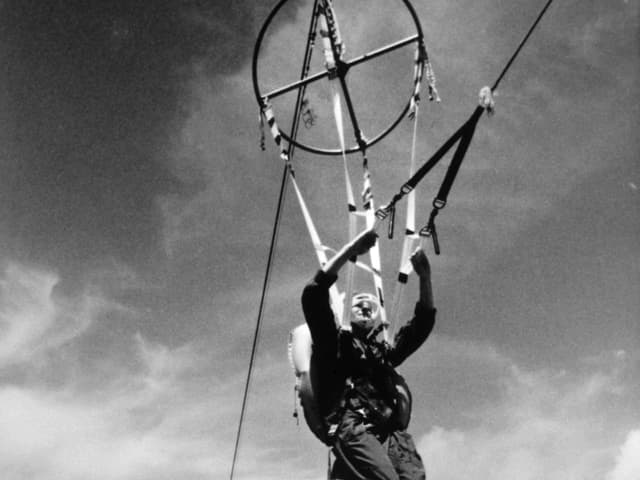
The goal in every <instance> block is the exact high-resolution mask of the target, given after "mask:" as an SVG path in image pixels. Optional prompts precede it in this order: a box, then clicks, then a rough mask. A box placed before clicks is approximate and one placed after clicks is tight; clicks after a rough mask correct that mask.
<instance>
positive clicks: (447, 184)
mask: <svg viewBox="0 0 640 480" xmlns="http://www.w3.org/2000/svg"><path fill="white" fill-rule="evenodd" d="M482 112H484V108H482V107H480V106H479V107H477V108H476V109H475V111H474V112H473V114H472V115H471V117H470V118H469V120H468V121H467V122H466V123H465V124H464V126H463V128H462V131H461V134H460V137H461V138H460V143H459V144H458V148H457V149H456V151H455V153H454V154H453V159H452V160H451V164H450V165H449V168H448V169H447V173H446V175H445V177H444V180H443V182H442V185H441V186H440V190H439V191H438V195H437V196H436V198H435V199H434V201H433V204H434V207H436V205H437V207H436V208H442V207H444V206H445V205H446V203H447V197H448V195H449V191H450V190H451V187H452V186H453V182H454V180H455V179H456V175H457V174H458V171H459V170H460V166H461V165H462V160H463V159H464V156H465V155H466V153H467V150H468V149H469V145H470V144H471V139H472V138H473V134H474V133H475V131H476V126H477V125H478V120H479V119H480V116H481V115H482Z"/></svg>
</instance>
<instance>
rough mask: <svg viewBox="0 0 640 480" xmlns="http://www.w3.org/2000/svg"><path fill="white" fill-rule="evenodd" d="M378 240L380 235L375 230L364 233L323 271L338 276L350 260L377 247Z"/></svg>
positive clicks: (332, 259)
mask: <svg viewBox="0 0 640 480" xmlns="http://www.w3.org/2000/svg"><path fill="white" fill-rule="evenodd" d="M377 238H378V235H377V234H376V232H375V231H374V230H373V229H370V230H365V231H363V232H362V233H360V235H358V236H357V237H356V238H354V239H353V240H351V241H350V242H349V243H347V244H346V245H345V246H344V247H342V248H341V249H340V251H339V252H338V253H336V254H335V255H334V256H333V257H332V258H331V260H329V261H328V262H327V263H326V264H325V265H324V267H322V270H323V271H324V272H325V273H327V274H329V275H331V276H333V275H338V272H339V271H340V269H341V268H342V267H343V266H344V264H345V263H347V261H348V260H349V259H350V258H354V257H357V256H358V255H362V254H363V253H367V252H368V251H369V249H370V248H371V247H373V246H374V245H375V243H376V240H377Z"/></svg>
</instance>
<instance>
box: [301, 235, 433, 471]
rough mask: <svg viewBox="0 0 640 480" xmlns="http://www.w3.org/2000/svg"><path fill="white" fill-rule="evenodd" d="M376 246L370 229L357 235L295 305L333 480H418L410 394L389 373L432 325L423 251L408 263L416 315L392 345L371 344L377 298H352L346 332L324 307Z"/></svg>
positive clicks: (395, 375) (393, 373) (428, 273)
mask: <svg viewBox="0 0 640 480" xmlns="http://www.w3.org/2000/svg"><path fill="white" fill-rule="evenodd" d="M376 241H377V235H376V233H375V231H374V230H373V229H371V230H365V231H363V232H362V233H361V234H360V235H358V236H357V237H356V238H354V239H353V240H352V241H351V242H349V243H347V244H346V245H345V246H344V247H343V248H342V249H341V250H340V251H339V252H338V253H337V254H336V255H335V256H334V257H333V258H331V259H330V260H329V261H328V262H327V263H326V264H325V265H324V266H323V268H321V269H320V270H319V271H318V272H317V273H316V274H315V276H314V278H313V280H312V281H311V282H309V283H308V284H307V285H306V286H305V287H304V290H303V293H302V299H301V300H302V309H303V313H304V316H305V320H306V322H307V325H308V326H309V330H310V332H311V339H312V341H313V347H312V348H313V350H312V356H311V361H312V363H313V364H314V365H316V377H317V378H316V384H317V388H316V392H315V394H316V396H317V403H318V408H319V410H320V414H321V415H322V416H323V418H324V419H325V423H326V426H327V430H328V431H327V437H326V438H327V439H328V441H327V443H328V444H329V445H330V446H332V447H333V451H334V453H335V456H336V461H335V462H334V466H333V469H332V478H333V479H335V480H353V479H363V478H364V479H367V480H423V479H425V478H426V474H425V469H424V465H423V463H422V459H421V458H420V456H419V454H418V452H417V451H416V447H415V444H414V442H413V439H412V438H411V435H410V434H409V433H408V432H407V431H406V427H407V424H408V420H409V419H408V414H410V412H407V408H408V409H410V393H409V391H408V387H407V386H406V383H404V380H403V379H402V377H401V376H400V375H399V374H398V373H397V372H396V370H395V368H396V367H397V366H399V365H400V364H401V363H402V362H403V361H404V360H405V359H406V358H407V357H408V356H409V355H411V354H412V353H413V352H415V351H416V350H417V349H418V348H419V347H420V346H421V345H422V344H423V343H424V341H425V340H426V339H427V337H428V336H429V334H430V333H431V331H432V329H433V326H434V323H435V314H436V310H435V308H434V305H433V292H432V287H431V267H430V265H429V261H428V259H427V257H426V255H425V253H424V251H423V250H422V249H417V250H416V251H415V252H414V253H413V254H412V256H411V263H412V265H413V268H414V271H415V272H416V274H417V275H418V278H419V299H418V301H417V303H416V306H415V313H414V316H413V318H412V319H411V320H410V321H409V322H407V323H406V324H405V325H403V327H402V328H400V329H399V331H398V333H397V335H396V336H395V338H394V342H393V345H389V344H387V343H385V342H379V341H378V340H377V339H376V330H378V329H376V328H375V324H376V320H375V312H376V306H377V305H376V301H375V297H373V296H371V295H359V296H356V297H354V303H353V304H352V316H351V321H350V329H349V328H344V327H343V328H340V327H339V326H338V325H337V323H336V321H335V317H334V314H333V311H332V309H331V306H330V302H329V288H330V287H331V285H333V283H334V282H335V281H336V280H337V277H338V272H339V270H340V269H341V268H342V267H343V266H344V265H345V264H346V262H347V261H348V260H350V259H354V257H357V256H358V255H362V254H364V253H366V252H368V251H369V249H370V248H371V247H372V246H373V245H374V244H375V242H376ZM402 392H404V396H403V395H401V393H402ZM407 396H408V398H407ZM407 401H408V403H409V405H408V406H407Z"/></svg>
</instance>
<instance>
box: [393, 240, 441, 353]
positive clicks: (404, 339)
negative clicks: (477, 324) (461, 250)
mask: <svg viewBox="0 0 640 480" xmlns="http://www.w3.org/2000/svg"><path fill="white" fill-rule="evenodd" d="M411 263H412V265H413V269H414V271H415V272H416V274H417V275H418V279H419V282H420V286H419V297H418V301H417V302H416V308H415V313H414V316H413V318H412V319H411V320H409V321H408V322H407V323H406V324H405V325H403V326H402V328H400V330H398V333H397V334H396V337H395V339H394V345H393V347H392V348H391V350H390V352H389V357H388V358H389V361H390V362H391V364H392V365H393V366H398V365H400V364H401V363H402V362H404V360H405V359H406V358H407V357H408V356H409V355H411V354H412V353H413V352H415V351H416V350H417V349H418V348H419V347H420V345H422V344H423V343H424V341H425V340H426V339H427V337H428V336H429V335H430V334H431V331H432V330H433V326H434V324H435V319H436V310H435V308H434V306H433V290H432V288H431V266H430V265H429V260H428V259H427V256H426V255H425V253H424V251H423V250H422V249H417V250H416V251H415V252H413V255H412V256H411Z"/></svg>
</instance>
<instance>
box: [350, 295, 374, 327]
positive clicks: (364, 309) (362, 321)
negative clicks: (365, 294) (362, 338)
mask: <svg viewBox="0 0 640 480" xmlns="http://www.w3.org/2000/svg"><path fill="white" fill-rule="evenodd" d="M373 308H374V306H373V305H372V304H371V302H369V301H366V300H364V301H361V302H358V303H356V304H355V305H354V306H353V307H351V314H352V316H351V325H352V326H353V327H355V329H357V330H360V331H366V332H368V331H369V330H371V329H372V328H373V326H374V324H375V319H374V318H372V315H373Z"/></svg>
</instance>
